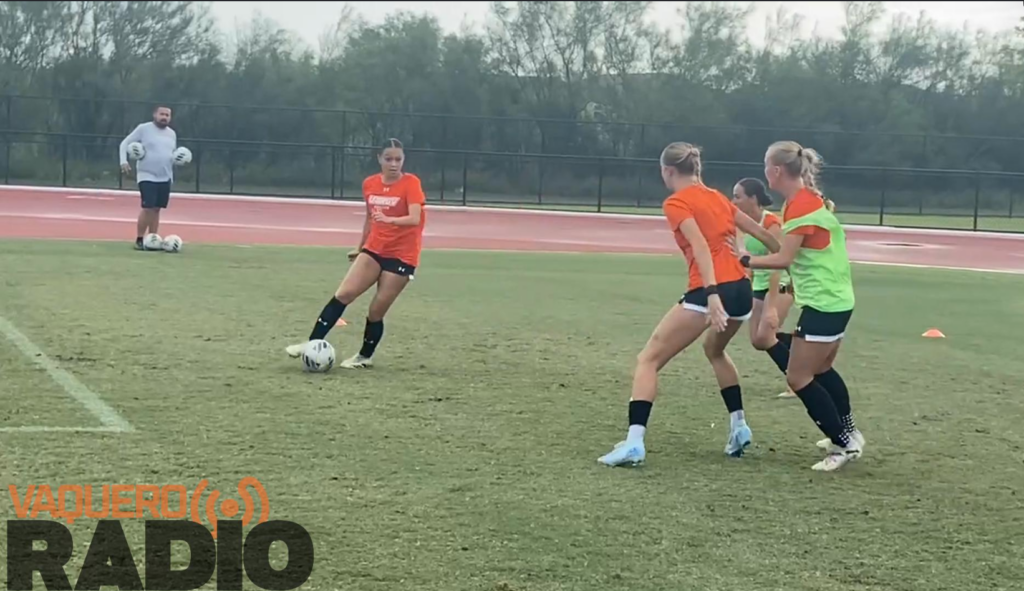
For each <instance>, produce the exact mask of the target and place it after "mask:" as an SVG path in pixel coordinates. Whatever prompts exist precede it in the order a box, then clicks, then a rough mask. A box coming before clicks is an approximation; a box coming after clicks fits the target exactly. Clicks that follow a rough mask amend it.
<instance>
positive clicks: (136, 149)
mask: <svg viewBox="0 0 1024 591" xmlns="http://www.w3.org/2000/svg"><path fill="white" fill-rule="evenodd" d="M128 157H129V158H131V159H132V160H142V159H143V158H145V157H146V148H145V146H143V145H142V144H141V143H140V142H132V143H130V144H128Z"/></svg>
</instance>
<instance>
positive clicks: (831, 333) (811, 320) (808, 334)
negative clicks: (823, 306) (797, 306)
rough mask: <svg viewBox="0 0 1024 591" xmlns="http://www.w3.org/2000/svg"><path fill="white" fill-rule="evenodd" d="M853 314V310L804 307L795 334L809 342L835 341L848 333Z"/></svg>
mask: <svg viewBox="0 0 1024 591" xmlns="http://www.w3.org/2000/svg"><path fill="white" fill-rule="evenodd" d="M851 316H853V310H847V311H846V312H822V311H820V310H815V309H814V308H807V307H804V308H803V309H802V311H801V312H800V319H799V320H797V321H796V330H795V331H793V336H796V337H799V338H801V339H803V340H805V341H807V342H808V343H834V342H836V341H838V340H840V339H842V338H843V337H844V336H845V335H846V326H847V325H848V324H849V323H850V317H851Z"/></svg>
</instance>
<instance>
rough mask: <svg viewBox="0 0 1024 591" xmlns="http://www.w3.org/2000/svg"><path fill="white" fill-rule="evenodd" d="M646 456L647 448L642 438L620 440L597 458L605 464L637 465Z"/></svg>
mask: <svg viewBox="0 0 1024 591" xmlns="http://www.w3.org/2000/svg"><path fill="white" fill-rule="evenodd" d="M646 458H647V449H646V447H645V446H644V441H643V439H636V440H634V441H628V440H627V441H620V442H618V443H616V444H615V447H614V448H612V451H610V452H608V453H607V454H605V455H603V456H601V457H600V458H597V461H598V462H600V463H602V464H604V465H605V466H638V465H640V464H642V463H643V462H644V460H645V459H646Z"/></svg>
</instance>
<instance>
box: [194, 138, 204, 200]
mask: <svg viewBox="0 0 1024 591" xmlns="http://www.w3.org/2000/svg"><path fill="white" fill-rule="evenodd" d="M195 157H196V193H198V192H199V177H201V176H203V143H202V142H197V143H196V153H195Z"/></svg>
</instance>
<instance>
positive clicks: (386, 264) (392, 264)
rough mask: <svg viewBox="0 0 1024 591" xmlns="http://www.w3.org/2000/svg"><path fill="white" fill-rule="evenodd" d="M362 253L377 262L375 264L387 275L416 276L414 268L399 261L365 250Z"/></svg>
mask: <svg viewBox="0 0 1024 591" xmlns="http://www.w3.org/2000/svg"><path fill="white" fill-rule="evenodd" d="M362 252H364V253H366V254H367V255H368V256H369V257H370V258H371V259H373V260H375V261H377V264H378V265H380V270H381V271H387V272H388V273H394V274H395V275H401V276H402V277H412V276H413V275H415V274H416V267H415V266H414V265H410V264H408V263H405V262H403V261H402V260H401V259H392V258H387V257H382V256H380V255H379V254H377V253H375V252H371V251H369V250H366V249H365V248H364V249H363V250H362Z"/></svg>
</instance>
